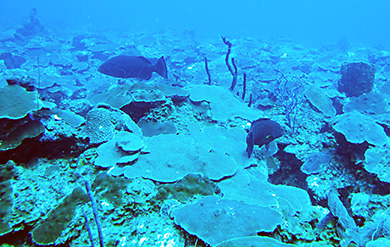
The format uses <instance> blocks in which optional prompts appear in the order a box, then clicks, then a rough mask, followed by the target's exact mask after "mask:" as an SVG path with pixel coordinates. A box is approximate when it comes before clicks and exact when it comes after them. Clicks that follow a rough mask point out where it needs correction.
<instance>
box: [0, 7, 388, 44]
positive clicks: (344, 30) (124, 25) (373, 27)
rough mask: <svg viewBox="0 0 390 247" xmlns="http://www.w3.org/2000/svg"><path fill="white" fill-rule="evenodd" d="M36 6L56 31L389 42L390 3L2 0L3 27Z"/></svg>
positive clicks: (0, 9)
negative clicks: (166, 32)
mask: <svg viewBox="0 0 390 247" xmlns="http://www.w3.org/2000/svg"><path fill="white" fill-rule="evenodd" d="M32 7H37V9H38V15H39V17H40V19H41V20H42V21H43V22H44V23H45V24H46V25H48V26H50V27H51V29H52V30H56V29H58V30H63V28H64V27H65V28H71V29H79V28H84V27H88V28H98V29H100V30H101V29H104V28H109V29H113V28H115V29H118V30H130V31H132V30H134V31H154V30H156V29H157V30H158V29H162V28H171V29H174V30H178V31H181V30H184V29H194V30H197V32H198V33H199V34H202V35H207V36H219V35H221V34H223V35H225V36H231V37H234V36H251V37H264V38H279V37H285V38H290V39H292V40H295V41H297V42H303V43H317V44H318V43H319V44H329V43H335V42H337V41H338V40H339V39H340V38H342V37H345V38H347V40H348V41H350V42H353V43H364V44H367V45H372V44H379V45H381V46H387V45H388V44H390V42H389V41H390V32H389V30H388V24H389V23H390V14H389V13H390V1H386V0H327V1H314V0H240V1H233V0H226V1H222V0H197V1H195V0H192V1H187V0H148V1H143V0H94V1H92V0H66V1H65V0H1V1H0V16H1V17H0V25H1V27H3V28H4V27H5V28H10V27H12V26H13V25H15V24H20V23H22V21H23V20H24V19H26V18H27V16H28V13H29V10H30V9H31V8H32Z"/></svg>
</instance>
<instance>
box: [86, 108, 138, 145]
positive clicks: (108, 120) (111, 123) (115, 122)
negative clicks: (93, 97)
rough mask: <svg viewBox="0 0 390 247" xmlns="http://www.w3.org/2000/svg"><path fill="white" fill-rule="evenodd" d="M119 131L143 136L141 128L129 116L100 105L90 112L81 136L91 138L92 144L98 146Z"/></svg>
mask: <svg viewBox="0 0 390 247" xmlns="http://www.w3.org/2000/svg"><path fill="white" fill-rule="evenodd" d="M117 130H125V131H128V132H132V133H134V134H136V135H138V136H142V132H141V130H140V128H139V127H138V126H137V124H135V123H134V121H133V120H132V119H131V118H130V117H129V116H128V115H127V114H125V113H124V112H122V111H121V110H119V109H116V108H113V107H111V106H109V105H106V104H100V105H98V106H96V107H95V108H94V109H92V110H91V111H89V113H88V115H87V120H86V122H85V124H84V126H83V128H82V130H81V136H82V137H85V138H86V137H87V138H89V140H90V142H91V143H94V144H98V143H102V142H106V141H108V140H110V139H112V138H113V136H114V134H115V131H117Z"/></svg>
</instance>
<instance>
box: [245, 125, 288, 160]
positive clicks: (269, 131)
mask: <svg viewBox="0 0 390 247" xmlns="http://www.w3.org/2000/svg"><path fill="white" fill-rule="evenodd" d="M282 135H283V130H282V128H281V127H280V125H279V124H278V123H277V122H275V121H272V120H271V119H268V118H260V119H257V120H255V121H253V122H252V124H251V128H250V130H249V133H248V135H247V137H246V145H247V147H246V152H247V154H248V158H250V157H251V155H252V152H253V147H254V145H259V147H261V146H263V145H268V144H269V143H270V142H272V141H273V140H275V139H276V138H279V137H281V136H282Z"/></svg>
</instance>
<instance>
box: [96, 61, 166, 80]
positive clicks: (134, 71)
mask: <svg viewBox="0 0 390 247" xmlns="http://www.w3.org/2000/svg"><path fill="white" fill-rule="evenodd" d="M98 71H99V72H100V73H102V74H105V75H109V76H112V77H117V78H140V79H144V80H149V79H150V77H152V73H153V72H156V73H157V74H159V75H161V76H162V77H164V78H165V79H167V78H168V73H167V65H166V64H165V60H164V57H160V59H159V60H158V61H157V63H156V64H152V63H151V62H150V61H149V60H148V59H146V58H144V57H141V56H140V57H136V56H117V57H113V58H110V59H108V60H107V61H105V62H104V63H103V64H102V65H101V66H100V67H99V69H98Z"/></svg>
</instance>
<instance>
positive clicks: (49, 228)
mask: <svg viewBox="0 0 390 247" xmlns="http://www.w3.org/2000/svg"><path fill="white" fill-rule="evenodd" d="M88 201H89V198H88V196H87V194H86V193H85V192H84V191H83V190H82V189H81V188H79V187H78V188H75V189H74V190H73V192H72V193H71V194H70V195H68V196H67V197H65V199H64V200H63V201H62V203H61V204H59V205H58V207H57V208H55V209H54V210H52V211H51V212H50V213H49V216H48V217H47V218H46V220H45V221H44V222H43V223H42V224H40V225H39V226H38V227H37V228H35V229H34V230H33V232H32V239H33V241H34V242H35V243H36V244H41V245H50V244H54V243H55V242H56V240H57V239H58V238H59V237H60V236H61V235H62V232H63V231H64V230H65V229H66V228H67V226H68V224H69V223H70V222H71V220H72V219H73V217H74V216H75V211H76V207H77V205H78V204H80V203H87V202H88Z"/></svg>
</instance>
